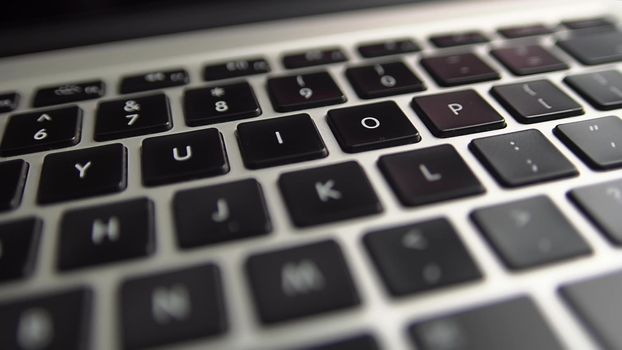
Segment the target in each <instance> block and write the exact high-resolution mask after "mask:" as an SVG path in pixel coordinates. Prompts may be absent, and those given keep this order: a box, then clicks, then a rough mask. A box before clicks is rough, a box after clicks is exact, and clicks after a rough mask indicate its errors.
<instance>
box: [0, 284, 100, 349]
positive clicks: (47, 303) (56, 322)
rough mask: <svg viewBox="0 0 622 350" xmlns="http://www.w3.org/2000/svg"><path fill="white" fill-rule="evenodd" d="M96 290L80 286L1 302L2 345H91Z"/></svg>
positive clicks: (0, 337) (71, 347)
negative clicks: (93, 302)
mask: <svg viewBox="0 0 622 350" xmlns="http://www.w3.org/2000/svg"><path fill="white" fill-rule="evenodd" d="M92 299H93V293H92V292H91V290H89V289H86V288H76V289H70V290H63V291H61V292H54V293H51V294H43V295H37V296H31V297H26V298H20V299H17V300H8V301H5V302H4V303H2V304H0V348H2V349H20V350H21V349H23V350H31V349H63V350H86V349H89V348H90V345H91V344H90V341H89V338H90V334H89V333H90V331H91V329H90V328H91V309H92V306H91V303H92Z"/></svg>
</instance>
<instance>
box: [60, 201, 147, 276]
mask: <svg viewBox="0 0 622 350" xmlns="http://www.w3.org/2000/svg"><path fill="white" fill-rule="evenodd" d="M154 246H155V223H154V208H153V202H151V201H150V200H149V199H147V198H138V199H132V200H127V201H124V202H116V203H111V204H105V205H100V206H95V207H88V208H81V209H73V210H70V211H67V212H66V213H65V214H63V217H62V219H61V223H60V243H59V252H58V260H57V262H58V265H57V266H58V268H59V270H61V271H67V270H74V269H78V268H83V267H88V266H94V265H101V264H107V263H112V262H118V261H122V260H127V259H135V258H139V257H143V256H147V255H149V254H151V253H152V252H153V251H154Z"/></svg>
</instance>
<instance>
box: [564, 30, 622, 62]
mask: <svg viewBox="0 0 622 350" xmlns="http://www.w3.org/2000/svg"><path fill="white" fill-rule="evenodd" d="M557 44H558V45H559V46H560V47H561V48H562V49H564V50H565V51H566V52H568V53H569V54H570V55H572V56H573V57H574V58H576V59H577V60H579V61H580V62H581V63H583V64H586V65H590V66H591V65H596V64H603V63H610V62H618V61H621V60H622V50H618V48H619V47H621V46H622V32H617V31H616V32H606V33H596V34H589V35H580V36H572V37H570V38H568V39H564V40H560V41H558V42H557Z"/></svg>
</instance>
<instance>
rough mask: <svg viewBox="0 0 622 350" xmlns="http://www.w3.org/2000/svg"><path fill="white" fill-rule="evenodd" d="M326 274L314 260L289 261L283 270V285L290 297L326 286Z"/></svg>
mask: <svg viewBox="0 0 622 350" xmlns="http://www.w3.org/2000/svg"><path fill="white" fill-rule="evenodd" d="M324 284H325V282H324V275H322V272H321V271H320V269H318V267H317V266H316V265H315V263H314V262H313V261H310V260H303V261H300V262H298V263H287V264H285V266H283V269H282V271H281V287H282V289H283V293H284V294H285V295H287V296H289V297H291V296H296V295H298V294H306V293H309V292H312V291H315V290H321V289H323V288H324Z"/></svg>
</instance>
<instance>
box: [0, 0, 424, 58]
mask: <svg viewBox="0 0 622 350" xmlns="http://www.w3.org/2000/svg"><path fill="white" fill-rule="evenodd" d="M416 1H422V0H254V1H253V0H167V1H166V0H131V1H128V0H56V1H53V0H51V1H36V0H12V1H11V2H10V3H3V4H0V56H10V55H17V54H24V53H31V52H37V51H43V50H51V49H59V48H67V47H73V46H80V45H88V44H96V43H102V42H108V41H115V40H124V39H132V38H139V37H145V36H153V35H158V34H166V33H175V32H184V31H191V30H198V29H205V28H213V27H221V26H228V25H234V24H241V23H251V22H258V21H266V20H271V19H279V18H288V17H299V16H305V15H314V14H322V13H330V12H338V11H344V10H352V9H360V8H371V7H377V6H386V5H397V4H404V3H412V2H416Z"/></svg>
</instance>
